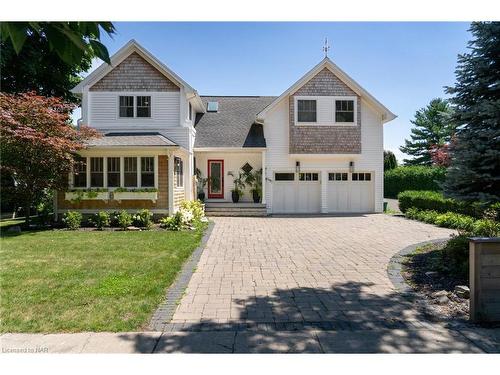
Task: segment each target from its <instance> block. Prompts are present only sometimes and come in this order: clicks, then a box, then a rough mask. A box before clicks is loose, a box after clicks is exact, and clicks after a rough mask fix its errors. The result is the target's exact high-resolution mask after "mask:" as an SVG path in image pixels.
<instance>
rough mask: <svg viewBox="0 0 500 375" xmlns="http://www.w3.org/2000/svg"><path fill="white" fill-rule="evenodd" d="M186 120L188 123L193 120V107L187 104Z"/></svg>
mask: <svg viewBox="0 0 500 375" xmlns="http://www.w3.org/2000/svg"><path fill="white" fill-rule="evenodd" d="M188 119H189V121H192V120H193V106H192V105H191V103H189V105H188Z"/></svg>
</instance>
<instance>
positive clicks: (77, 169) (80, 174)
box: [73, 156, 87, 188]
mask: <svg viewBox="0 0 500 375" xmlns="http://www.w3.org/2000/svg"><path fill="white" fill-rule="evenodd" d="M73 170H74V172H73V187H81V188H84V187H87V158H83V157H81V156H78V157H76V158H75V166H74V169H73Z"/></svg>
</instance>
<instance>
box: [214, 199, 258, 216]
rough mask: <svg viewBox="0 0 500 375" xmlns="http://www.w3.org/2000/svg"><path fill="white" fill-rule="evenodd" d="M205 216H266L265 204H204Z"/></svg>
mask: <svg viewBox="0 0 500 375" xmlns="http://www.w3.org/2000/svg"><path fill="white" fill-rule="evenodd" d="M205 215H207V216H267V209H266V205H265V204H261V203H251V202H248V203H247V202H243V203H227V202H205Z"/></svg>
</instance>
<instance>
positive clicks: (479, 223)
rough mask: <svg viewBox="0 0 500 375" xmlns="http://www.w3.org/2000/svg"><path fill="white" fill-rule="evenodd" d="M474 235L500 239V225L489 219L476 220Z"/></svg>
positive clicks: (473, 229)
mask: <svg viewBox="0 0 500 375" xmlns="http://www.w3.org/2000/svg"><path fill="white" fill-rule="evenodd" d="M472 235H473V236H477V237H499V236H500V223H498V222H496V221H493V220H488V219H481V220H476V221H475V222H474V226H473V228H472Z"/></svg>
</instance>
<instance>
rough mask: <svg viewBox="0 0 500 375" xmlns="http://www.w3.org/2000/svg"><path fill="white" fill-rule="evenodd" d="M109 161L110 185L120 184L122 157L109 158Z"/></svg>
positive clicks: (117, 185)
mask: <svg viewBox="0 0 500 375" xmlns="http://www.w3.org/2000/svg"><path fill="white" fill-rule="evenodd" d="M107 163H108V186H109V187H119V186H120V158H116V157H115V158H107Z"/></svg>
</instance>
